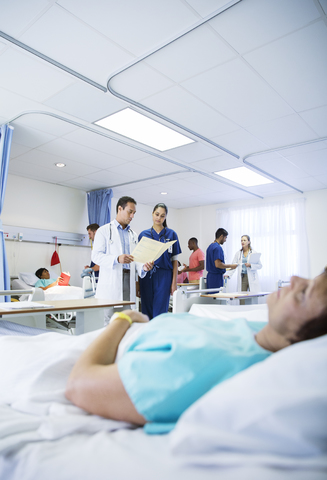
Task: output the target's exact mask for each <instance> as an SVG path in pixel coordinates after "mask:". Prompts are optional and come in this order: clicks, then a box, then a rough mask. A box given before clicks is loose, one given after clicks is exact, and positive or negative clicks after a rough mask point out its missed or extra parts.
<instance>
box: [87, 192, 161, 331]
mask: <svg viewBox="0 0 327 480" xmlns="http://www.w3.org/2000/svg"><path fill="white" fill-rule="evenodd" d="M116 212H117V216H116V218H115V219H114V220H113V221H112V222H110V223H107V224H106V225H103V226H102V227H100V228H99V229H98V230H97V234H96V236H95V240H94V246H93V251H92V261H93V262H94V263H95V264H96V265H99V266H100V274H99V280H98V286H97V290H96V295H95V297H96V298H102V299H110V300H127V301H129V300H130V301H135V299H136V295H135V277H136V275H135V274H136V271H137V273H138V275H139V276H140V277H141V278H143V277H144V276H145V275H146V272H147V271H149V270H151V268H152V266H153V265H152V264H151V263H146V264H144V265H143V264H141V263H138V262H133V260H134V259H133V257H132V255H130V253H131V252H132V251H133V250H134V248H135V246H136V244H137V242H138V236H137V234H136V233H135V232H134V231H133V230H132V229H131V228H130V225H129V224H130V222H131V221H132V220H133V217H134V215H135V213H136V201H135V200H134V199H133V198H131V197H122V198H120V199H119V200H118V203H117V206H116ZM128 308H130V307H128ZM134 308H135V307H134ZM112 314H113V308H112V309H111V308H110V309H107V311H106V312H105V324H107V323H108V321H109V319H110V316H111V315H112Z"/></svg>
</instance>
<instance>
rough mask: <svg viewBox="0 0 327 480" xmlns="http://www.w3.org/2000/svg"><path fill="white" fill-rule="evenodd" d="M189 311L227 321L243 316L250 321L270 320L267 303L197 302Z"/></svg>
mask: <svg viewBox="0 0 327 480" xmlns="http://www.w3.org/2000/svg"><path fill="white" fill-rule="evenodd" d="M189 313H191V314H193V315H198V316H199V317H208V318H219V319H220V320H226V321H228V320H232V319H234V318H242V317H243V318H244V317H245V318H246V319H247V320H248V321H250V322H251V321H253V322H267V321H268V306H267V304H266V303H264V304H259V305H203V304H196V303H195V304H193V305H192V306H191V308H190V311H189Z"/></svg>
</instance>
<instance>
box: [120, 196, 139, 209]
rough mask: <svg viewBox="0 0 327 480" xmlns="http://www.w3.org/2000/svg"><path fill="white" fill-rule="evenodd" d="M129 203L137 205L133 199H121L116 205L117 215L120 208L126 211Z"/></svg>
mask: <svg viewBox="0 0 327 480" xmlns="http://www.w3.org/2000/svg"><path fill="white" fill-rule="evenodd" d="M128 203H134V204H135V205H136V201H135V200H134V198H132V197H121V198H120V199H119V200H118V202H117V205H116V213H118V207H122V209H123V210H125V207H126V205H127V204H128Z"/></svg>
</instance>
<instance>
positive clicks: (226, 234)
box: [216, 228, 228, 240]
mask: <svg viewBox="0 0 327 480" xmlns="http://www.w3.org/2000/svg"><path fill="white" fill-rule="evenodd" d="M220 235H223V236H224V237H227V236H228V232H227V230H225V229H224V228H218V230H217V231H216V240H217V239H218V238H219V237H220Z"/></svg>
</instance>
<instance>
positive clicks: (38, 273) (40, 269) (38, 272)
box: [35, 267, 48, 278]
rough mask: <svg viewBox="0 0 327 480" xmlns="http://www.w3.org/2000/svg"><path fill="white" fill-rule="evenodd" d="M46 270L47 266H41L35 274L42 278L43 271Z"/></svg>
mask: <svg viewBox="0 0 327 480" xmlns="http://www.w3.org/2000/svg"><path fill="white" fill-rule="evenodd" d="M44 270H46V271H48V270H47V269H46V268H44V267H43V268H39V269H38V270H36V272H35V275H36V276H37V278H41V277H42V273H43V272H44Z"/></svg>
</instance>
